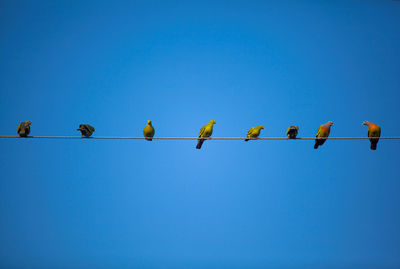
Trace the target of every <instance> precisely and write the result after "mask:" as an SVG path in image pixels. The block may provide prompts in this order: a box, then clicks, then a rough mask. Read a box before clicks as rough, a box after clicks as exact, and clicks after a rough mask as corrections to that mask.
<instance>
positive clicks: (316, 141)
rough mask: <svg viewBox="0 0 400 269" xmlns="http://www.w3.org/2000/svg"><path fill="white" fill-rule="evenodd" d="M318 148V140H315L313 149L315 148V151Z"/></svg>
mask: <svg viewBox="0 0 400 269" xmlns="http://www.w3.org/2000/svg"><path fill="white" fill-rule="evenodd" d="M318 146H319V144H318V140H315V145H314V148H315V149H317V148H318Z"/></svg>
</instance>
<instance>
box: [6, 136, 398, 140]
mask: <svg viewBox="0 0 400 269" xmlns="http://www.w3.org/2000/svg"><path fill="white" fill-rule="evenodd" d="M0 138H21V139H23V138H27V139H32V138H40V139H145V138H144V137H115V136H114V137H113V136H94V137H88V138H81V137H80V136H28V137H19V136H8V135H4V136H0ZM152 139H154V140H157V139H159V140H197V139H199V138H198V137H153V138H152ZM203 139H205V140H244V139H247V137H208V138H207V137H204V138H203ZM315 139H316V138H315V137H297V138H295V139H289V138H287V137H259V138H257V139H252V138H250V140H315ZM319 139H336V140H349V139H350V140H355V139H369V137H321V138H319ZM379 139H400V137H399V136H392V137H380V138H379Z"/></svg>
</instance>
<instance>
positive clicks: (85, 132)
mask: <svg viewBox="0 0 400 269" xmlns="http://www.w3.org/2000/svg"><path fill="white" fill-rule="evenodd" d="M77 131H80V132H81V137H82V138H83V137H90V136H91V135H92V134H93V132H94V127H93V126H90V125H89V124H81V125H79V128H78V129H77Z"/></svg>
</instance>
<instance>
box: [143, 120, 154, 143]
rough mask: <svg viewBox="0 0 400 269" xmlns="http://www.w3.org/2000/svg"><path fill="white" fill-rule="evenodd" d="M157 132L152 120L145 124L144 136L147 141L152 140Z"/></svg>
mask: <svg viewBox="0 0 400 269" xmlns="http://www.w3.org/2000/svg"><path fill="white" fill-rule="evenodd" d="M155 132H156V131H155V130H154V127H153V125H151V120H148V121H147V125H146V126H144V129H143V135H144V138H145V139H146V140H147V141H151V140H152V138H153V137H154V134H155Z"/></svg>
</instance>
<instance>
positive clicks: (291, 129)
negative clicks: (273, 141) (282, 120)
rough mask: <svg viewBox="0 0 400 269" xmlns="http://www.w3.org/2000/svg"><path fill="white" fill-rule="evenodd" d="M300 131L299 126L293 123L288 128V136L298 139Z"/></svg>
mask: <svg viewBox="0 0 400 269" xmlns="http://www.w3.org/2000/svg"><path fill="white" fill-rule="evenodd" d="M298 132H299V127H298V126H296V125H291V126H289V128H287V130H286V135H287V136H288V138H289V139H296V137H297V134H298Z"/></svg>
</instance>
